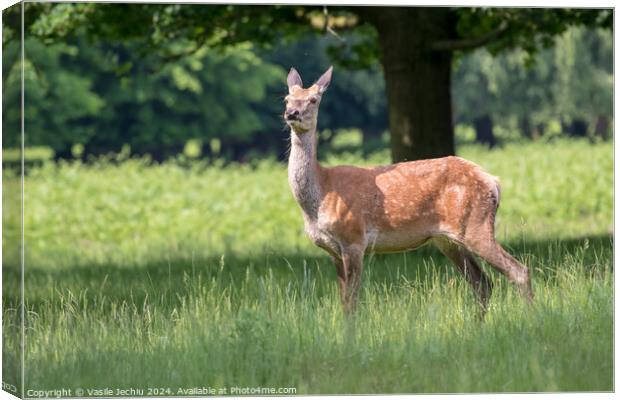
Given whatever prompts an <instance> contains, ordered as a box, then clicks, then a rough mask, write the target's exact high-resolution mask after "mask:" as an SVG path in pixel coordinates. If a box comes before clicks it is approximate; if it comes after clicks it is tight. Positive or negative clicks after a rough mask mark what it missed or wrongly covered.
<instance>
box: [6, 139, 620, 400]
mask: <svg viewBox="0 0 620 400" xmlns="http://www.w3.org/2000/svg"><path fill="white" fill-rule="evenodd" d="M460 155H462V156H464V157H466V158H469V159H472V160H474V161H476V162H478V163H480V164H481V165H483V166H484V167H485V168H486V169H487V170H488V171H489V172H491V173H492V174H494V175H498V176H499V177H500V179H501V183H502V203H501V206H500V210H499V218H498V238H499V239H500V241H501V242H502V243H503V244H504V245H505V246H506V247H507V248H508V249H510V251H511V252H512V253H513V254H514V255H515V256H516V257H517V258H519V259H520V260H522V261H523V262H525V263H527V264H528V265H529V266H530V267H531V268H532V271H533V279H534V291H535V295H536V299H535V302H534V304H533V305H532V306H530V307H528V306H526V305H525V304H524V303H523V302H522V301H521V299H520V298H519V297H518V295H517V293H516V291H515V290H514V289H513V288H512V287H510V286H509V285H508V284H507V283H506V281H505V279H504V278H503V277H501V276H499V275H498V274H497V273H495V272H493V271H490V270H489V268H488V267H486V266H485V268H487V270H488V271H489V272H490V273H491V274H492V276H493V279H494V281H495V285H496V288H495V292H494V295H493V298H492V300H491V307H490V311H489V313H488V315H487V318H486V319H485V321H484V322H483V323H480V322H479V321H478V320H477V318H476V308H475V304H474V300H473V296H472V294H471V292H470V289H469V288H468V287H467V286H466V284H465V283H464V282H463V280H462V279H461V278H460V277H459V276H458V275H457V274H456V273H455V272H454V271H453V268H452V267H451V266H450V265H449V263H448V261H447V260H446V259H444V258H443V257H442V256H441V255H440V254H439V253H438V252H436V251H435V250H434V249H432V248H423V249H421V250H419V251H416V252H412V253H406V254H397V255H387V256H373V257H368V258H367V261H366V265H365V272H364V278H363V292H362V294H361V304H360V307H359V310H358V313H357V315H356V317H355V319H354V320H348V319H346V318H345V317H344V316H343V315H342V312H341V309H340V305H339V301H338V293H337V285H336V278H335V275H336V274H335V270H334V268H333V266H332V265H331V264H330V262H329V259H328V257H327V256H326V255H325V254H324V253H322V252H321V251H320V250H319V249H316V248H314V247H313V245H312V244H311V243H310V242H309V240H308V239H306V238H305V236H304V234H303V229H302V225H303V224H302V219H301V214H300V212H299V209H298V207H297V205H296V204H295V203H294V201H293V199H292V195H291V194H290V191H289V189H288V186H287V181H286V169H285V166H283V165H279V164H276V163H273V162H270V161H265V162H262V163H259V164H257V165H255V166H253V167H250V166H244V165H231V166H227V167H220V166H208V165H206V164H201V163H192V164H191V167H189V168H187V167H181V166H179V165H178V164H175V163H172V162H171V163H167V164H164V165H161V166H148V165H146V164H145V163H144V162H143V161H140V160H129V161H126V162H123V163H121V164H118V165H112V164H109V163H99V164H96V165H88V166H87V165H82V164H79V163H72V164H61V165H54V164H51V163H49V164H47V163H46V164H44V165H43V166H40V167H33V168H31V169H30V170H29V171H28V175H27V177H26V183H25V185H26V194H27V198H26V215H25V226H26V231H25V236H26V274H27V275H26V307H27V311H28V312H27V319H26V344H25V345H26V354H25V371H26V383H25V385H26V389H50V388H60V387H72V388H76V387H82V388H103V387H110V388H117V387H124V388H127V387H137V388H146V387H164V388H170V389H171V390H172V394H177V389H178V388H189V387H196V386H198V387H202V386H206V387H213V388H220V387H230V386H239V387H246V386H261V387H295V388H296V389H297V393H298V394H306V393H309V394H318V393H320V394H329V393H453V392H515V391H518V392H522V391H528V392H529V391H610V390H613V376H612V373H613V351H612V350H613V267H612V236H611V235H612V233H611V229H612V212H613V205H612V204H613V203H612V200H613V193H612V188H613V172H612V170H613V169H612V165H613V156H612V146H611V144H609V143H603V144H595V145H590V144H588V143H586V142H579V141H558V142H556V143H553V144H542V143H533V144H525V145H514V146H506V147H505V148H502V149H499V150H496V151H492V152H488V151H485V150H482V149H481V148H477V147H473V146H469V147H465V148H463V149H461V152H460ZM326 162H327V163H328V164H336V163H340V162H350V163H356V164H359V163H362V161H360V160H359V157H358V156H356V155H346V154H344V155H343V154H341V155H339V156H337V157H336V156H327V157H326ZM370 162H371V163H383V162H387V154H386V153H379V154H374V155H373V156H372V157H371V160H370ZM4 185H5V189H9V188H13V189H14V188H18V187H19V182H18V180H17V178H16V177H15V176H13V175H11V174H10V172H9V171H7V172H5V175H4ZM4 196H5V200H4V201H5V204H13V203H11V201H12V200H11V198H10V194H9V193H7V191H6V190H5V191H4ZM13 209H15V207H13ZM16 217H17V215H16V214H15V213H8V212H5V214H4V215H3V246H4V248H3V249H4V254H5V258H4V270H3V274H4V275H3V279H4V282H5V285H4V288H3V289H4V293H3V296H4V304H5V308H4V310H3V315H4V321H5V331H4V336H3V338H4V346H5V351H4V354H3V356H4V360H5V362H4V364H3V365H4V366H3V372H4V376H5V378H4V380H5V381H6V380H7V379H6V377H7V376H11V368H14V367H15V364H14V363H7V360H11V353H10V350H11V349H16V347H17V345H18V344H17V341H18V339H19V338H18V337H17V336H16V335H15V332H16V329H17V327H18V326H19V319H18V315H17V311H16V307H15V305H16V301H17V300H16V299H17V295H18V285H17V284H15V282H16V281H17V280H18V277H19V274H18V269H17V253H16V252H15V251H11V250H12V248H10V244H11V243H13V242H14V241H15V238H16V237H17V236H16V235H18V234H19V224H18V219H17V218H16ZM7 349H8V350H7ZM145 394H146V393H145Z"/></svg>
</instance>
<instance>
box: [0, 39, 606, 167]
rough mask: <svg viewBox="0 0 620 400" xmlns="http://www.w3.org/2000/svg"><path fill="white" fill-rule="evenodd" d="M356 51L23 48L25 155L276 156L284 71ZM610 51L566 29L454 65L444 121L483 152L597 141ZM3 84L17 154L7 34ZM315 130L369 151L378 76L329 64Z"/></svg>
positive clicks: (14, 65)
mask: <svg viewBox="0 0 620 400" xmlns="http://www.w3.org/2000/svg"><path fill="white" fill-rule="evenodd" d="M5 34H8V35H9V36H10V34H11V33H10V32H6V33H5ZM356 40H357V37H356V33H350V34H342V35H339V36H336V35H335V34H332V33H328V32H326V33H324V34H315V33H308V34H305V35H303V36H296V37H295V38H293V39H290V38H289V39H285V38H282V40H279V41H276V42H275V43H274V44H271V45H270V46H267V47H265V46H261V47H259V46H253V45H251V44H250V43H242V44H237V45H234V46H229V47H227V48H225V49H210V48H209V47H208V46H204V47H202V48H200V49H199V50H198V51H196V52H193V53H190V54H187V55H184V56H182V57H175V58H171V59H166V60H164V61H162V57H161V56H160V55H159V54H156V53H145V52H142V51H140V46H141V43H140V42H139V41H137V40H123V41H105V40H103V41H92V40H89V39H88V38H87V36H86V35H85V34H76V35H72V36H70V37H67V38H66V39H65V40H63V41H62V42H60V41H54V42H47V41H44V39H41V38H37V37H28V38H27V40H26V42H25V49H26V62H25V65H24V70H25V76H24V79H25V87H26V110H25V116H26V145H27V146H48V147H51V148H52V149H53V150H54V152H55V155H56V158H58V159H59V158H72V157H75V156H78V157H82V158H84V159H87V158H88V157H89V156H91V155H94V156H97V155H102V154H107V153H111V152H113V153H115V152H120V151H122V149H125V151H127V149H129V151H130V152H131V154H136V155H143V154H150V155H151V156H152V158H153V159H154V160H164V159H166V158H169V157H171V156H175V155H177V154H178V153H180V152H182V151H183V148H184V146H186V143H187V142H188V141H193V143H194V144H195V145H198V146H200V147H201V154H202V155H203V156H206V157H221V158H225V159H228V160H241V161H243V160H247V159H249V158H251V157H253V156H266V155H271V156H275V157H277V158H278V159H283V158H284V157H285V156H286V148H287V134H286V131H285V129H284V124H283V122H282V119H281V112H282V108H283V105H282V98H283V96H284V94H285V89H286V85H285V76H286V73H287V70H288V68H289V67H291V66H295V67H296V68H297V69H298V70H299V71H300V72H301V73H302V76H304V77H313V78H314V79H316V78H317V77H318V76H319V74H320V73H321V72H322V71H324V70H325V69H326V68H327V67H328V66H329V65H330V64H331V63H332V59H331V58H330V56H329V54H330V52H333V50H334V48H337V47H338V44H339V43H340V42H342V41H348V42H349V43H351V42H355V41H356ZM171 45H173V44H171ZM612 54H613V53H612V35H611V32H609V31H602V30H597V29H588V28H572V29H570V30H569V31H567V32H566V33H564V34H563V35H561V36H558V37H557V38H556V39H555V46H553V47H551V48H549V49H547V50H544V51H541V52H539V53H538V54H535V55H534V56H532V55H531V54H530V53H526V52H524V51H520V50H513V51H510V52H505V53H502V54H499V55H491V54H490V53H489V52H488V51H487V50H484V49H482V50H478V51H476V52H474V53H467V54H461V55H460V56H459V57H458V58H457V60H456V62H455V63H454V65H453V73H452V99H453V104H454V110H455V113H454V116H453V123H455V124H457V125H459V126H467V127H470V128H473V129H474V130H475V132H476V140H477V141H479V142H482V143H486V144H487V145H489V146H490V147H493V146H494V145H496V144H497V143H498V138H497V130H498V129H499V130H503V131H509V132H520V133H521V135H522V136H524V137H527V138H529V139H532V140H535V139H538V138H540V137H543V136H545V135H549V134H552V133H553V134H557V133H560V134H566V135H572V136H589V137H595V136H598V137H601V138H603V139H607V138H609V137H610V135H611V128H610V127H611V119H612V95H613V91H612V90H613V62H612V59H613V58H612ZM305 83H306V84H310V83H311V82H305ZM3 84H4V90H3V91H4V93H3V107H4V119H3V129H4V131H5V135H4V138H5V139H4V140H3V147H4V148H8V147H17V146H18V142H17V138H18V135H17V134H7V132H8V131H10V130H11V129H15V127H19V108H18V107H16V106H15V105H17V104H19V96H20V91H19V87H20V64H19V40H17V37H12V38H9V39H8V40H6V39H5V41H4V43H3ZM319 124H320V126H319V129H320V130H323V134H322V135H321V140H323V141H325V142H329V141H330V140H331V139H333V137H334V134H333V133H334V132H335V131H337V130H339V129H349V128H354V129H359V130H360V131H361V132H362V136H363V143H364V151H370V150H372V149H375V148H377V146H380V145H381V136H382V134H383V133H384V132H386V131H387V130H388V107H387V100H386V94H385V84H384V77H383V73H382V68H381V65H380V64H379V63H378V62H375V63H374V64H373V65H371V67H370V68H364V69H360V68H357V69H356V68H344V67H341V66H338V65H337V67H336V72H335V75H334V79H333V84H332V86H331V87H330V90H329V95H328V96H326V97H325V99H324V102H323V104H322V106H321V115H320V122H319Z"/></svg>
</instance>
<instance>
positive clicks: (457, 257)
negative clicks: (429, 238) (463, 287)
mask: <svg viewBox="0 0 620 400" xmlns="http://www.w3.org/2000/svg"><path fill="white" fill-rule="evenodd" d="M433 243H434V244H435V245H436V246H437V248H439V250H440V251H441V252H442V253H443V254H444V255H445V256H446V257H448V259H449V260H450V261H452V263H453V264H454V266H455V267H456V269H457V270H458V271H459V272H460V273H461V274H462V275H463V277H464V278H465V280H466V281H467V282H468V283H469V284H470V285H471V286H472V288H473V289H474V293H475V295H476V300H477V301H478V304H479V306H480V311H481V313H480V316H481V317H484V315H485V314H486V311H487V307H488V304H489V299H490V297H491V292H492V291H493V284H492V283H491V280H490V279H489V277H488V276H487V275H486V274H485V273H484V271H483V270H482V268H480V265H478V263H477V262H476V259H475V258H474V256H473V254H471V253H470V252H469V251H467V250H466V249H465V248H463V247H461V246H459V245H458V244H456V243H454V242H451V241H449V240H447V239H442V238H437V239H434V240H433Z"/></svg>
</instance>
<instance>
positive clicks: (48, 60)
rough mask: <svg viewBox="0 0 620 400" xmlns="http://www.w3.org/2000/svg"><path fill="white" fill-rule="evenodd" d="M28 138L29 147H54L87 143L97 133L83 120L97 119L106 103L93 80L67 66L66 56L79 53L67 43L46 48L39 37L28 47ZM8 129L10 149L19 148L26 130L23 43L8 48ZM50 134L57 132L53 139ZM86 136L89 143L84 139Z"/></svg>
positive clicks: (5, 56) (5, 100)
mask: <svg viewBox="0 0 620 400" xmlns="http://www.w3.org/2000/svg"><path fill="white" fill-rule="evenodd" d="M24 47H25V49H26V50H25V51H26V58H25V61H24V88H25V93H24V95H25V98H26V99H27V101H25V140H26V144H27V145H42V144H44V145H47V146H51V147H52V148H54V149H57V148H62V147H64V146H65V145H67V144H70V143H73V142H74V141H75V140H76V138H80V139H81V140H87V139H88V137H89V135H92V134H93V131H92V129H91V130H88V129H84V127H83V125H82V124H81V121H83V120H85V119H87V118H92V117H94V116H95V115H97V114H98V112H99V111H100V110H101V109H102V107H103V101H102V99H101V98H100V97H99V96H98V95H97V94H96V93H94V92H93V90H92V77H91V76H81V75H78V74H76V73H74V72H72V71H67V70H64V69H63V68H62V59H63V58H72V57H75V54H76V49H75V48H74V47H72V46H69V45H66V44H53V45H49V46H46V45H44V44H43V43H41V42H40V41H38V40H36V39H27V40H26V43H25V45H24ZM4 50H5V52H4V53H3V61H5V62H4V63H3V66H4V69H5V71H3V72H4V73H5V75H4V76H5V79H4V85H3V100H2V104H3V109H4V110H5V113H4V116H3V121H2V123H3V130H4V132H5V133H6V139H7V140H4V141H3V145H4V146H5V147H8V146H12V147H15V146H18V145H19V142H18V138H19V137H20V135H19V131H16V129H21V128H20V126H21V122H20V121H21V112H20V108H19V107H18V106H17V105H19V104H21V62H20V61H19V57H18V56H16V55H17V54H19V41H16V40H14V41H11V42H9V43H7V44H6V45H5V46H4ZM50 132H53V134H51V135H50ZM82 138H83V139H82Z"/></svg>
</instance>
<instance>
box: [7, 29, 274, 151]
mask: <svg viewBox="0 0 620 400" xmlns="http://www.w3.org/2000/svg"><path fill="white" fill-rule="evenodd" d="M18 44H19V43H18V42H17V41H12V42H9V43H7V44H6V45H5V48H6V49H7V51H5V53H4V57H5V58H4V59H5V61H7V62H10V61H13V64H12V66H11V68H10V69H9V70H8V71H7V75H8V77H7V78H6V80H5V85H4V87H5V89H4V100H3V103H4V105H6V106H7V108H6V110H7V112H6V113H5V119H4V121H3V123H4V128H5V131H9V130H10V128H11V127H15V128H19V126H20V123H19V118H20V115H19V107H8V105H11V104H19V102H20V79H19V78H20V63H19V62H18V61H19V60H18V59H17V58H16V57H15V56H14V53H15V52H16V51H17V50H16V49H17V48H18ZM137 48H138V46H137V45H136V44H135V43H134V42H126V43H123V44H113V43H104V44H97V45H93V44H91V43H89V42H88V41H86V40H85V39H84V38H83V37H79V38H77V39H76V40H75V41H74V42H73V43H72V44H68V43H67V44H53V45H45V44H43V42H42V41H41V40H39V39H34V38H32V39H28V40H27V41H26V44H25V51H26V55H27V60H26V63H25V87H26V97H27V99H28V100H27V102H26V143H27V145H31V146H37V145H47V146H50V147H52V148H53V149H54V150H56V151H57V152H58V151H60V152H62V151H64V152H69V149H70V148H71V146H72V145H73V144H75V143H80V144H83V145H84V146H85V147H86V150H87V152H88V153H95V154H96V153H105V152H108V151H119V150H120V148H121V146H122V145H124V144H128V145H129V146H130V147H131V150H132V151H133V152H135V153H138V154H143V153H146V152H167V151H169V152H172V154H176V153H177V152H179V149H180V148H182V146H183V145H184V144H185V142H186V141H187V140H189V139H197V138H199V139H203V140H205V141H208V140H210V139H212V138H218V137H222V136H227V137H230V138H233V139H236V140H246V141H247V140H248V139H249V137H250V136H251V135H253V134H255V133H256V132H259V131H266V130H268V129H273V128H274V127H277V126H279V122H278V121H277V117H276V116H275V115H274V116H273V117H271V118H264V117H263V116H262V114H263V110H262V104H263V103H264V102H265V100H266V96H267V90H268V88H269V87H270V86H274V85H278V84H279V83H280V82H281V81H282V80H283V76H284V73H285V72H284V71H283V70H282V69H281V68H279V67H277V66H275V65H273V64H270V63H267V62H264V61H263V60H261V59H260V58H258V57H257V56H256V55H255V54H254V53H253V51H252V48H251V46H250V45H249V44H244V45H238V46H236V47H231V48H229V49H227V50H225V51H218V52H216V51H211V50H208V49H207V48H203V49H201V50H200V51H198V52H196V53H193V54H191V55H188V56H186V57H183V58H182V59H179V60H177V61H175V62H170V63H167V64H163V65H161V66H160V68H156V69H154V68H153V66H154V65H156V60H154V57H153V56H146V57H145V56H141V55H140V54H139V52H138V51H137ZM5 65H6V63H5ZM7 137H10V138H13V141H7V140H5V147H7V146H13V147H15V146H17V145H18V143H17V142H16V140H17V138H18V137H19V135H18V132H15V133H14V134H11V135H9V136H7Z"/></svg>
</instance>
